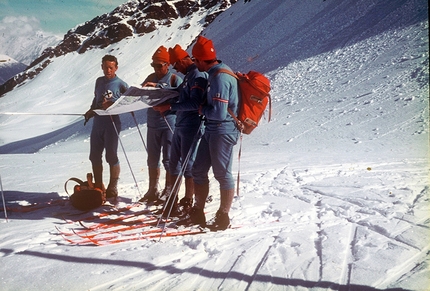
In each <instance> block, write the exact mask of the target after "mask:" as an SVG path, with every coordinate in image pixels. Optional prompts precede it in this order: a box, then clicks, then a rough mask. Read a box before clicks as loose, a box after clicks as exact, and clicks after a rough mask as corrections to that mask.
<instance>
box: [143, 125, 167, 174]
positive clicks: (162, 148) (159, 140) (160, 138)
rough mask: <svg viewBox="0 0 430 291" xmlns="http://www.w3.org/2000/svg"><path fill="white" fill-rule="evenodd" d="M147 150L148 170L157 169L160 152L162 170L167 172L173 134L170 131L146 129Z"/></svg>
mask: <svg viewBox="0 0 430 291" xmlns="http://www.w3.org/2000/svg"><path fill="white" fill-rule="evenodd" d="M146 137H147V140H148V141H147V142H148V145H147V148H148V159H147V164H148V168H159V167H160V157H161V152H162V153H163V159H162V163H163V166H164V169H165V170H166V171H167V172H170V171H169V160H170V148H171V146H172V137H173V133H172V132H171V131H170V129H155V128H151V127H148V131H147V134H146Z"/></svg>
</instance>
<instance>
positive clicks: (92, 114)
mask: <svg viewBox="0 0 430 291" xmlns="http://www.w3.org/2000/svg"><path fill="white" fill-rule="evenodd" d="M94 115H95V113H94V111H93V110H92V109H90V110H88V111H87V112H85V115H84V117H85V122H84V126H85V125H86V124H87V122H88V121H89V120H90V119H91V118H92V117H94Z"/></svg>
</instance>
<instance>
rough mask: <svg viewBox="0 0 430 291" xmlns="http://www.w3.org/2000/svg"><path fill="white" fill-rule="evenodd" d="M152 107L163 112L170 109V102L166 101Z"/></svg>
mask: <svg viewBox="0 0 430 291" xmlns="http://www.w3.org/2000/svg"><path fill="white" fill-rule="evenodd" d="M152 108H153V109H154V110H155V111H159V112H161V113H163V112H165V111H167V110H170V108H171V106H170V104H168V103H166V104H160V105H157V106H154V107H152Z"/></svg>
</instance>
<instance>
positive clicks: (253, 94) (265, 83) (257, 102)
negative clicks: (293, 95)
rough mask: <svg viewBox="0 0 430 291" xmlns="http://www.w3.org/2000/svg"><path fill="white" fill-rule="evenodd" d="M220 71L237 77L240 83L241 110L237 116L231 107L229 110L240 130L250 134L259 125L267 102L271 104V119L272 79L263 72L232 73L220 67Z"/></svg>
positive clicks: (270, 107) (270, 105) (270, 111)
mask: <svg viewBox="0 0 430 291" xmlns="http://www.w3.org/2000/svg"><path fill="white" fill-rule="evenodd" d="M218 73H226V74H229V75H230V76H233V77H235V78H236V79H237V80H238V84H239V89H240V90H239V91H240V96H239V110H238V115H237V116H236V115H235V114H234V113H233V111H232V110H231V109H230V108H229V109H228V112H229V113H230V115H231V116H232V117H233V118H234V120H235V121H236V124H237V127H238V128H239V130H240V131H241V132H243V133H245V134H250V133H251V132H252V131H253V130H254V129H255V128H256V127H257V126H258V122H259V121H260V119H261V117H262V116H263V113H264V111H265V110H266V107H267V104H269V121H270V118H271V115H272V102H271V99H270V94H269V92H270V81H269V79H267V78H266V77H265V76H264V75H263V74H261V73H259V72H256V71H249V73H248V74H243V73H240V72H237V73H232V72H231V71H229V70H226V69H220V70H219V71H218Z"/></svg>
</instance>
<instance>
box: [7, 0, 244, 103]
mask: <svg viewBox="0 0 430 291" xmlns="http://www.w3.org/2000/svg"><path fill="white" fill-rule="evenodd" d="M236 2H237V0H200V1H190V0H175V1H167V0H130V1H128V2H126V3H124V4H121V5H120V6H118V7H117V8H115V9H114V10H113V11H111V12H110V13H106V14H103V15H101V16H97V17H95V18H93V19H92V20H90V21H87V22H85V23H83V24H80V25H78V26H76V27H75V28H73V29H71V30H69V31H68V32H67V33H66V34H65V35H64V38H63V40H62V41H61V42H60V43H59V44H58V45H57V46H54V47H49V48H47V49H45V50H44V51H43V53H42V54H41V55H40V56H39V57H38V58H36V59H35V60H34V61H33V62H32V63H31V64H30V65H29V69H27V70H26V71H25V72H22V73H21V74H18V75H16V76H15V77H14V78H12V79H10V80H8V81H7V82H6V83H5V84H3V85H2V86H0V96H1V95H3V94H4V93H6V92H9V91H10V90H12V89H13V88H14V87H15V86H16V85H18V84H20V83H22V82H24V81H25V80H27V79H31V78H34V76H36V75H37V74H38V73H39V72H40V71H42V70H43V69H44V68H45V67H46V66H48V65H49V63H51V62H52V59H53V58H55V57H59V56H62V55H65V54H67V53H70V52H78V53H80V54H82V53H85V52H86V51H87V50H91V49H103V48H105V47H107V46H109V45H111V44H113V43H117V42H119V41H121V40H123V39H124V38H127V37H132V36H141V35H144V34H148V33H151V32H153V31H155V30H157V29H158V28H160V27H163V26H169V25H171V24H172V22H173V21H174V20H176V19H179V18H183V19H186V18H189V19H188V21H187V20H185V25H184V26H183V27H182V28H181V29H187V28H188V27H189V26H190V25H191V21H192V19H191V16H192V15H195V14H197V15H198V16H199V17H201V18H202V21H201V22H202V26H203V27H205V26H207V25H209V24H210V23H211V22H212V21H213V20H214V19H215V18H216V17H217V16H218V15H219V14H221V13H222V12H224V11H225V10H226V9H228V8H229V7H230V6H231V5H232V4H234V3H236Z"/></svg>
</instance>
